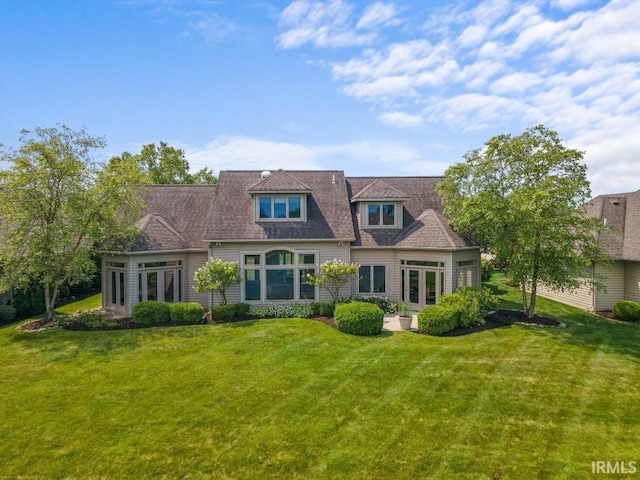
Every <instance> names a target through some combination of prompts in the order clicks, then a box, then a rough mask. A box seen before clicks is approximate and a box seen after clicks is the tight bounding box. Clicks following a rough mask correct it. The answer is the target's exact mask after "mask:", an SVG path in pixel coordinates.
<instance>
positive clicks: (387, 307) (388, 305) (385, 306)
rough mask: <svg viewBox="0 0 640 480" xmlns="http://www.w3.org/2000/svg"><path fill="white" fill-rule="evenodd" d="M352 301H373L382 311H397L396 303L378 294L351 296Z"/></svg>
mask: <svg viewBox="0 0 640 480" xmlns="http://www.w3.org/2000/svg"><path fill="white" fill-rule="evenodd" d="M353 301H354V302H366V303H373V304H374V305H377V306H378V307H380V309H381V310H382V311H383V312H384V313H396V312H397V311H398V304H397V303H396V302H393V301H391V300H389V299H388V298H386V297H381V296H379V295H368V296H366V297H355V298H353Z"/></svg>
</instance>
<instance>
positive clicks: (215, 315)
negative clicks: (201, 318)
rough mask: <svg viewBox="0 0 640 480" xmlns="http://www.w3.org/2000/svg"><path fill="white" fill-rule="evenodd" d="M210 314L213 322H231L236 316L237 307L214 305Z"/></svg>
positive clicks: (232, 305) (233, 305)
mask: <svg viewBox="0 0 640 480" xmlns="http://www.w3.org/2000/svg"><path fill="white" fill-rule="evenodd" d="M210 313H211V319H212V320H231V319H232V318H233V317H235V316H236V305H235V304H226V305H214V306H213V307H211V311H210Z"/></svg>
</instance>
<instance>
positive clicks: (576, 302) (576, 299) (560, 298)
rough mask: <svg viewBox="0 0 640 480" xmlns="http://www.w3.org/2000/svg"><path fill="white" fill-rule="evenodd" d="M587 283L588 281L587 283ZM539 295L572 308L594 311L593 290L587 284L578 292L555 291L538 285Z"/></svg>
mask: <svg viewBox="0 0 640 480" xmlns="http://www.w3.org/2000/svg"><path fill="white" fill-rule="evenodd" d="M585 282H586V281H585ZM537 292H538V295H540V296H542V297H546V298H550V299H551V300H555V301H557V302H561V303H565V304H567V305H571V306H572V307H576V308H581V309H583V310H593V309H594V306H593V289H592V288H591V286H590V285H589V284H587V283H582V285H581V286H580V287H579V288H577V289H576V290H571V291H568V290H565V291H563V292H561V291H554V290H551V289H550V288H548V287H546V286H544V285H538V288H537Z"/></svg>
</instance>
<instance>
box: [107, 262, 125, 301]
mask: <svg viewBox="0 0 640 480" xmlns="http://www.w3.org/2000/svg"><path fill="white" fill-rule="evenodd" d="M106 273H107V302H108V305H109V308H111V309H113V310H121V311H126V308H127V307H126V295H125V292H126V290H127V285H126V280H125V278H126V277H125V272H124V271H120V270H110V269H109V270H107V271H106Z"/></svg>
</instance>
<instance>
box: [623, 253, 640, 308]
mask: <svg viewBox="0 0 640 480" xmlns="http://www.w3.org/2000/svg"><path fill="white" fill-rule="evenodd" d="M624 299H625V300H631V301H633V302H639V303H640V262H624Z"/></svg>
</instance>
